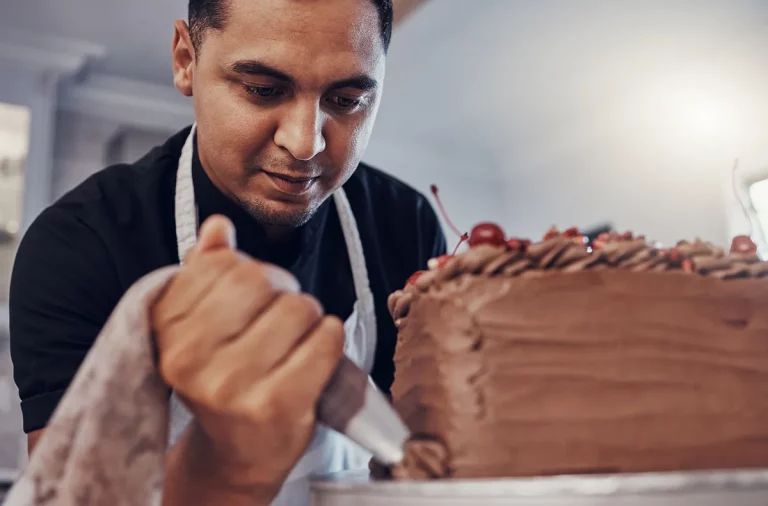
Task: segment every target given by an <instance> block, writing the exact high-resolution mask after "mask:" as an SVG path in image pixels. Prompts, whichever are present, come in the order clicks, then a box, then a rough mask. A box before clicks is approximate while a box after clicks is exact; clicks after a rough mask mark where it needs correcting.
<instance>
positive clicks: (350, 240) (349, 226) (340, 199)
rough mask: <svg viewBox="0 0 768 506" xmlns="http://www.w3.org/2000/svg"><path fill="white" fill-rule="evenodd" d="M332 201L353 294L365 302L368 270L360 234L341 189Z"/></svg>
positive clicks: (368, 286) (367, 289)
mask: <svg viewBox="0 0 768 506" xmlns="http://www.w3.org/2000/svg"><path fill="white" fill-rule="evenodd" d="M333 200H334V201H335V202H336V211H337V212H338V214H339V220H340V221H341V230H342V231H343V232H344V240H345V241H346V243H347V252H348V255H349V263H350V265H351V266H352V278H353V279H354V282H355V294H356V295H357V300H360V301H365V300H367V299H368V298H370V297H371V295H370V293H371V285H370V281H369V279H368V268H367V267H366V265H365V253H364V252H363V242H362V241H361V240H360V232H359V231H358V229H357V220H356V219H355V215H354V213H353V212H352V206H351V205H350V204H349V199H347V194H346V193H345V192H344V189H343V188H339V189H338V190H336V192H334V194H333Z"/></svg>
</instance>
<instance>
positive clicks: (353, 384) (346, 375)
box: [317, 356, 411, 465]
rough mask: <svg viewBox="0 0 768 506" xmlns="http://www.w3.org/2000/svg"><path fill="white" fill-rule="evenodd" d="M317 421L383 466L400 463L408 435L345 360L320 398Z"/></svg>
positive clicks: (373, 389)
mask: <svg viewBox="0 0 768 506" xmlns="http://www.w3.org/2000/svg"><path fill="white" fill-rule="evenodd" d="M317 419H318V421H319V422H321V423H323V424H325V425H327V426H328V427H330V428H332V429H335V430H337V431H338V432H340V433H342V434H344V435H345V436H347V437H348V438H350V439H351V440H352V441H354V442H355V443H357V444H359V445H360V446H362V447H363V448H365V449H367V450H368V451H370V452H371V453H372V454H373V458H374V459H376V460H377V461H378V462H379V463H381V464H384V465H394V464H397V463H398V462H401V461H402V460H403V458H404V455H405V450H404V448H405V443H406V442H407V441H408V438H409V437H410V435H411V434H410V431H409V430H408V427H406V426H405V423H404V422H403V420H402V419H401V418H400V416H399V415H398V414H397V412H396V411H395V409H394V408H393V407H392V405H391V404H390V403H389V401H388V400H387V398H386V397H385V396H384V394H382V393H381V391H379V389H378V388H376V386H375V385H374V384H373V382H372V381H370V380H369V377H368V375H367V374H366V373H365V372H363V370H362V369H360V368H359V367H357V366H356V365H355V364H354V363H352V361H350V360H349V358H347V357H346V356H345V357H343V358H342V359H341V361H340V362H339V365H338V366H337V367H336V370H335V371H334V373H333V376H331V379H330V381H329V382H328V384H327V385H326V387H325V390H324V391H323V394H322V395H321V396H320V400H319V401H318V405H317Z"/></svg>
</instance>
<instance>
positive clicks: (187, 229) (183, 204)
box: [175, 123, 199, 265]
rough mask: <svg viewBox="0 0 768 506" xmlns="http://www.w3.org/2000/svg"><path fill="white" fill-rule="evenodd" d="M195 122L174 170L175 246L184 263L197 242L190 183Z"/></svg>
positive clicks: (195, 208)
mask: <svg viewBox="0 0 768 506" xmlns="http://www.w3.org/2000/svg"><path fill="white" fill-rule="evenodd" d="M196 129H197V123H195V124H193V125H192V130H191V131H190V132H189V137H187V141H186V142H185V143H184V147H183V148H182V149H181V156H180V157H179V168H178V170H177V171H176V195H175V202H176V205H175V210H176V246H177V248H178V253H179V263H180V264H182V265H183V264H184V258H185V257H186V256H187V253H189V250H191V249H192V248H193V247H194V245H195V242H197V226H198V224H197V222H198V221H199V219H198V215H197V204H196V202H195V185H194V184H193V183H192V157H193V156H194V154H195V130H196Z"/></svg>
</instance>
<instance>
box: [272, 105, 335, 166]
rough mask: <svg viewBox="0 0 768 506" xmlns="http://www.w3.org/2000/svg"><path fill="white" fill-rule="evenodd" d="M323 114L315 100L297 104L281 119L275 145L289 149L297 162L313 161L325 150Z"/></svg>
mask: <svg viewBox="0 0 768 506" xmlns="http://www.w3.org/2000/svg"><path fill="white" fill-rule="evenodd" d="M323 122H324V119H323V113H322V111H321V110H320V107H319V104H318V103H317V102H316V101H314V100H304V101H300V102H297V103H295V104H293V105H292V107H291V108H290V109H289V110H288V111H287V112H286V114H285V115H284V116H283V117H282V118H281V120H280V123H279V125H278V127H277V132H275V144H277V145H278V146H280V147H281V148H285V149H287V150H288V151H289V152H290V153H291V155H293V157H294V158H296V159H297V160H305V161H306V160H311V159H312V158H314V157H315V156H316V155H317V154H318V153H322V152H323V151H324V150H325V137H324V136H323Z"/></svg>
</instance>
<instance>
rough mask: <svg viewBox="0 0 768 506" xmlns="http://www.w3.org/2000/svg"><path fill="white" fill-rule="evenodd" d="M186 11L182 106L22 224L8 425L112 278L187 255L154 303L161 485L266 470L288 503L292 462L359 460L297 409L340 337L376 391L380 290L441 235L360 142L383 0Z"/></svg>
mask: <svg viewBox="0 0 768 506" xmlns="http://www.w3.org/2000/svg"><path fill="white" fill-rule="evenodd" d="M189 18H190V19H189V21H190V23H189V26H187V24H186V23H184V22H183V21H177V22H176V24H175V37H174V43H173V71H174V78H175V85H176V87H177V88H178V89H179V91H181V92H182V93H183V94H185V95H187V96H191V97H193V101H194V108H195V117H196V126H195V127H194V128H187V129H185V130H184V131H182V132H180V133H179V134H177V135H175V136H174V137H172V138H170V139H169V140H168V141H167V143H166V144H165V145H164V146H162V147H159V148H156V149H155V150H153V151H152V152H150V153H149V154H148V155H146V156H145V157H144V158H143V159H142V160H140V161H138V162H137V163H135V164H133V165H121V166H116V167H110V168H107V169H106V170H104V171H102V172H100V173H97V174H95V175H94V176H92V177H91V178H89V179H88V180H87V181H86V182H84V183H83V184H82V185H80V186H79V187H78V188H76V189H75V190H73V191H72V192H70V193H69V194H68V195H66V196H65V197H63V198H62V199H61V200H60V201H58V202H56V203H55V204H54V205H53V206H51V207H50V208H48V209H47V210H46V211H44V212H43V213H42V214H41V216H40V217H39V218H38V219H37V220H36V221H35V223H34V224H33V225H32V226H31V227H30V229H29V231H28V232H27V234H26V235H25V237H24V239H23V241H22V244H21V246H20V249H19V253H18V256H17V260H16V264H15V266H14V272H13V279H12V283H11V300H10V305H11V308H10V309H11V341H12V342H11V348H12V350H11V351H12V356H13V360H14V366H15V378H16V382H17V384H18V387H19V391H20V395H21V398H22V411H23V414H24V430H25V431H26V432H27V433H28V434H29V443H30V451H31V450H32V449H33V448H34V445H35V443H36V442H37V440H38V439H39V437H40V436H41V434H43V432H44V427H45V425H46V423H47V421H48V419H49V417H50V416H51V413H52V412H53V410H54V409H55V407H56V405H57V403H58V401H59V399H60V398H61V396H62V395H63V392H64V391H65V390H66V388H67V386H68V385H69V382H70V381H71V379H72V377H73V376H74V374H75V372H76V370H77V368H78V366H79V365H80V363H81V362H82V360H83V358H84V356H85V354H86V353H87V352H88V350H89V348H90V346H91V345H92V343H93V341H94V339H95V337H96V336H97V335H98V333H99V331H100V329H101V328H102V326H103V325H104V323H105V321H106V320H107V318H108V317H109V315H110V313H111V311H112V310H113V309H114V307H115V305H116V304H117V302H118V300H119V299H120V298H121V296H122V295H123V294H124V293H125V291H126V290H127V289H128V288H129V287H130V286H131V285H132V284H133V283H134V282H135V281H137V280H138V279H139V278H140V277H142V276H143V275H145V274H147V273H149V272H151V271H153V270H155V269H157V268H160V267H162V266H166V265H170V264H175V263H178V262H179V261H184V268H183V269H182V272H181V273H180V274H179V275H178V276H177V278H176V279H175V280H174V281H173V283H172V284H171V286H170V287H169V289H168V290H167V291H166V293H165V294H164V296H163V297H162V299H161V300H160V301H159V302H158V304H157V305H156V306H155V308H154V313H153V317H154V329H155V331H156V334H157V343H158V350H159V357H160V359H159V363H160V369H161V372H162V374H163V376H164V378H165V379H166V381H167V382H168V384H169V385H170V386H171V387H172V388H173V391H174V392H175V396H174V399H180V400H181V403H180V404H179V406H180V407H179V406H177V408H179V409H176V410H174V427H175V428H178V433H179V437H178V438H177V437H175V436H174V437H173V439H174V440H176V439H178V443H176V444H175V445H174V446H173V448H172V450H171V452H170V453H169V456H168V462H167V469H166V493H165V502H166V504H214V503H215V504H268V503H269V502H270V501H272V500H273V499H274V498H275V497H276V496H277V495H278V492H279V491H280V490H282V492H281V493H280V496H279V497H278V499H277V500H278V502H280V501H281V502H282V503H283V504H301V501H304V500H305V499H304V497H305V495H304V496H301V497H302V499H297V497H299V495H295V494H300V493H301V492H300V491H295V490H291V485H292V484H300V485H297V487H298V488H302V487H305V481H306V478H307V476H309V475H312V474H318V473H323V472H328V471H337V470H341V469H345V468H348V467H350V466H351V465H352V464H350V462H354V463H356V464H357V465H361V462H362V461H363V459H362V458H361V453H360V452H359V449H355V448H354V445H351V443H349V442H348V441H346V440H343V438H341V437H340V436H339V435H338V434H335V433H333V434H331V433H330V431H327V430H324V429H323V428H317V429H315V424H314V405H315V401H316V400H317V397H318V395H319V393H320V391H321V389H322V384H323V383H324V381H325V380H327V378H328V377H329V375H330V372H331V370H332V369H333V366H334V365H335V363H336V362H337V360H338V358H339V356H340V353H341V346H342V341H343V347H344V352H345V353H346V354H347V355H348V356H350V358H352V359H353V360H354V361H355V362H356V363H358V364H359V365H360V366H361V367H363V368H364V369H366V370H367V371H368V372H369V373H370V374H371V376H372V378H373V380H374V381H375V382H376V384H377V385H378V386H379V387H380V388H381V389H382V390H384V391H385V392H386V391H388V390H389V387H390V385H391V382H392V379H393V360H392V358H393V352H394V346H395V339H396V332H395V328H394V325H393V323H392V321H391V318H390V317H389V314H388V312H387V309H386V298H387V296H388V295H389V293H391V292H392V291H394V290H395V289H397V288H399V287H401V286H402V285H403V284H404V282H405V281H406V279H407V278H408V276H409V275H410V274H411V273H413V272H414V271H416V270H419V269H422V268H424V266H425V265H426V262H427V260H428V259H429V258H431V257H434V256H438V255H440V254H442V253H443V252H444V249H445V244H444V238H443V236H442V233H441V230H440V226H439V223H438V220H437V219H436V217H435V215H434V212H433V211H432V209H431V207H430V206H429V204H428V202H427V200H426V199H425V198H424V197H423V196H422V195H420V194H419V193H417V192H416V191H414V190H412V189H410V188H409V187H407V186H406V185H405V184H403V183H401V182H398V181H397V180H395V179H394V178H392V177H390V176H387V175H385V174H383V173H381V172H379V171H377V170H375V169H373V168H371V167H368V166H366V165H364V164H362V163H360V159H361V157H362V155H363V152H364V150H365V148H366V145H367V142H368V139H369V137H370V134H371V130H372V127H373V123H374V119H375V117H376V112H377V109H378V105H379V102H380V99H381V93H382V85H383V78H384V67H385V57H386V50H387V47H388V44H389V39H390V33H391V25H392V8H391V2H390V0H191V1H190V5H189ZM200 223H204V225H203V227H202V230H200V233H199V234H198V233H197V232H198V225H199V224H200ZM233 225H234V227H233ZM235 243H236V245H237V248H238V249H239V250H240V251H242V252H244V253H245V255H243V254H239V253H236V252H235V251H234V250H233V246H234V244H235ZM363 253H364V254H363ZM185 259H186V260H185ZM254 259H256V260H254ZM299 287H300V289H301V291H302V292H304V293H303V294H301V293H297V290H298V289H299ZM342 321H343V322H344V325H343V328H342V324H341V322H342ZM184 408H186V409H184ZM190 413H191V414H190ZM182 432H183V434H182ZM105 444H108V443H107V442H105ZM302 454H303V455H302ZM297 462H298V464H297ZM304 494H306V492H305V491H304Z"/></svg>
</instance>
